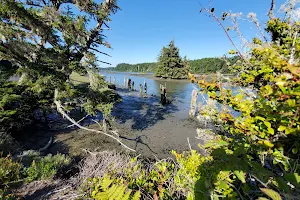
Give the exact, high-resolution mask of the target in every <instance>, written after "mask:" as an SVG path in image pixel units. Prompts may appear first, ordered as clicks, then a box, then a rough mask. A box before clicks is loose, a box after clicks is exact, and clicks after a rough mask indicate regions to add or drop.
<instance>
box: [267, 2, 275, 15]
mask: <svg viewBox="0 0 300 200" xmlns="http://www.w3.org/2000/svg"><path fill="white" fill-rule="evenodd" d="M274 7H275V0H272V1H271V8H270V10H269V13H268V16H269V18H270V19H274V18H275V16H274Z"/></svg>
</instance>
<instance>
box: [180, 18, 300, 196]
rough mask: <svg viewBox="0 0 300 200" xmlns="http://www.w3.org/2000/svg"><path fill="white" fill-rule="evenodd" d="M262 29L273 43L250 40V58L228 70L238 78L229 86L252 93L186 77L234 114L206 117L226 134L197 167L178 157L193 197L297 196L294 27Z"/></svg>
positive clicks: (299, 86)
mask: <svg viewBox="0 0 300 200" xmlns="http://www.w3.org/2000/svg"><path fill="white" fill-rule="evenodd" d="M266 30H267V31H268V32H269V33H270V35H271V36H272V41H271V42H270V43H263V42H262V41H260V40H259V39H257V38H255V39H254V40H253V41H254V44H253V47H252V49H251V50H250V58H249V59H247V58H244V60H243V62H240V63H239V64H238V65H235V66H233V70H236V71H238V72H240V74H241V75H240V76H238V77H237V78H236V79H235V80H234V83H235V84H238V85H241V86H244V87H249V88H251V89H252V90H253V91H254V93H255V95H254V96H249V95H248V94H247V93H246V92H244V91H243V90H242V91H240V93H239V94H237V95H234V94H233V93H232V90H229V89H225V88H223V87H222V83H221V82H220V81H218V80H213V81H210V82H208V81H206V80H203V79H202V80H199V81H197V80H196V78H195V77H194V76H193V75H191V74H189V76H190V78H191V79H192V80H193V81H194V82H196V83H197V84H198V86H199V87H200V88H201V90H202V91H203V92H207V94H208V96H209V98H211V99H213V100H216V101H218V102H219V103H221V104H223V105H225V106H228V107H230V108H231V109H232V110H235V111H237V112H239V113H240V115H239V116H238V117H234V116H233V114H232V113H230V112H229V111H228V110H227V111H220V112H218V113H212V115H214V116H213V117H212V119H214V118H215V119H216V118H219V119H221V120H222V122H223V127H224V132H223V133H221V134H220V135H219V137H218V139H217V140H216V141H212V142H211V143H209V144H206V145H205V146H204V148H205V149H206V151H207V152H208V153H209V155H208V156H206V157H204V156H200V157H199V159H200V163H198V164H197V165H187V164H186V163H189V161H190V159H191V158H192V157H194V155H193V153H190V154H188V155H184V154H179V155H177V161H178V162H179V163H181V165H182V166H183V169H182V170H185V171H187V174H189V176H190V178H196V179H197V180H196V182H195V186H194V189H193V190H194V191H193V192H194V197H195V199H209V198H216V199H218V198H219V197H221V198H229V199H233V198H235V199H236V198H240V199H243V198H246V199H251V198H260V197H269V198H271V199H282V198H289V199H297V198H299V193H300V190H299V188H300V187H299V186H300V175H299V174H300V166H299V163H298V158H299V141H300V112H299V104H300V73H299V69H300V65H299V55H300V54H299V52H300V45H299V44H300V39H299V36H297V34H298V32H299V22H293V21H290V20H287V21H285V20H280V19H270V20H269V22H268V23H267V28H266ZM287 33H288V34H287ZM194 172H196V173H194ZM191 192H192V191H191Z"/></svg>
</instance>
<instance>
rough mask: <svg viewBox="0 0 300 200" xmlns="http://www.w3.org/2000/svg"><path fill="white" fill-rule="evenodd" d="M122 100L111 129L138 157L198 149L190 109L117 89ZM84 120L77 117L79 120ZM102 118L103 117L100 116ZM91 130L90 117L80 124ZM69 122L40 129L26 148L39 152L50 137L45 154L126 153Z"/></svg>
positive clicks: (175, 103)
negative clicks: (86, 150)
mask: <svg viewBox="0 0 300 200" xmlns="http://www.w3.org/2000/svg"><path fill="white" fill-rule="evenodd" d="M117 91H118V93H119V94H120V95H121V96H122V98H123V101H122V102H120V103H118V104H116V105H115V107H114V110H113V112H112V115H113V116H114V118H115V119H114V123H113V124H112V126H113V127H114V128H116V129H117V130H118V133H119V134H120V137H121V138H122V142H123V143H125V144H126V145H128V146H129V147H131V148H133V149H135V150H136V153H134V154H135V155H141V156H142V157H147V158H156V157H157V158H166V157H169V156H170V155H171V154H170V151H171V150H176V151H178V152H182V151H184V150H189V144H188V141H187V138H189V142H190V145H191V148H192V149H196V150H199V147H198V146H197V145H198V144H199V143H200V144H203V143H204V142H205V139H204V138H205V136H204V137H203V140H201V139H200V140H199V139H196V138H195V136H196V128H197V127H198V126H199V124H198V123H197V122H196V121H194V120H191V119H189V118H188V110H187V109H186V107H187V106H182V105H181V104H182V102H181V101H178V100H176V99H173V101H171V103H170V104H168V105H165V106H163V105H161V104H160V102H159V100H160V99H159V97H158V96H155V95H147V96H141V95H140V94H139V93H138V92H133V91H128V90H126V89H118V90H117ZM80 118H81V117H80V116H78V119H80ZM98 118H101V116H98ZM81 124H83V125H87V126H89V127H90V128H95V129H97V128H98V125H97V124H95V123H93V122H92V120H91V118H88V119H86V120H84V121H82V122H81ZM68 125H70V124H69V123H68V122H67V121H64V120H63V119H56V122H55V123H53V125H52V126H51V130H49V129H47V128H45V127H40V128H39V129H40V130H39V131H37V133H35V134H34V136H32V137H27V138H26V140H27V142H26V147H25V149H39V148H41V147H42V146H44V145H45V144H46V143H47V141H48V140H49V137H53V138H54V142H53V144H52V145H51V146H50V148H49V149H48V150H47V152H46V153H57V152H61V153H66V154H71V155H72V156H77V155H80V154H81V153H82V152H83V149H89V150H113V149H116V150H117V151H125V149H124V148H123V147H121V146H120V145H119V144H118V143H117V142H116V141H114V140H112V139H110V138H108V137H107V136H104V135H102V134H96V133H91V132H88V131H84V130H81V129H77V128H75V127H69V128H67V126H68Z"/></svg>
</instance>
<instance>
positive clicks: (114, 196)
mask: <svg viewBox="0 0 300 200" xmlns="http://www.w3.org/2000/svg"><path fill="white" fill-rule="evenodd" d="M91 187H92V193H91V197H92V198H93V199H96V200H98V199H99V200H100V199H101V200H139V199H140V197H141V194H140V191H132V190H131V189H128V187H127V186H126V185H125V184H124V183H122V182H120V183H118V184H114V183H113V180H112V179H111V178H110V177H109V176H107V175H106V176H104V177H103V178H102V179H98V178H94V179H93V184H92V186H91Z"/></svg>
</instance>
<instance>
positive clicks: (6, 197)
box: [0, 189, 17, 200]
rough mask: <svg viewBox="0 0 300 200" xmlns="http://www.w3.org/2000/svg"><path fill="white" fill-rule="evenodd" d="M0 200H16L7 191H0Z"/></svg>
mask: <svg viewBox="0 0 300 200" xmlns="http://www.w3.org/2000/svg"><path fill="white" fill-rule="evenodd" d="M0 200H17V198H16V196H15V195H14V194H12V193H11V192H10V191H9V190H6V189H3V190H2V189H0Z"/></svg>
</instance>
